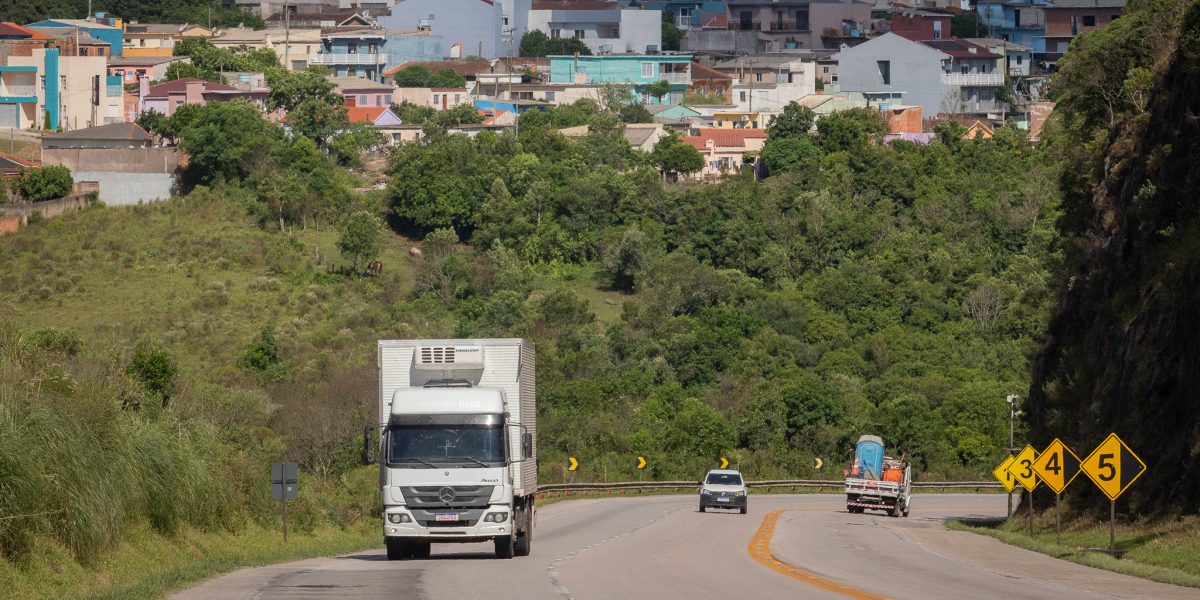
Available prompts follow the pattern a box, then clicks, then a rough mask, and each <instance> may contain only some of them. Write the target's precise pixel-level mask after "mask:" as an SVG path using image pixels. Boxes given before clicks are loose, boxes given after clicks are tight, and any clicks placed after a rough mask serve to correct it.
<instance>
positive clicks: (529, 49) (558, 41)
mask: <svg viewBox="0 0 1200 600" xmlns="http://www.w3.org/2000/svg"><path fill="white" fill-rule="evenodd" d="M520 47H521V56H539V57H540V56H550V55H552V54H575V53H579V54H583V55H591V53H592V50H591V49H590V48H588V47H587V44H585V43H583V41H582V40H577V39H575V38H554V39H551V38H549V37H547V36H546V34H545V33H543V32H542V31H540V30H537V29H534V30H531V31H529V32H527V33H526V34H525V35H523V36H521V44H520Z"/></svg>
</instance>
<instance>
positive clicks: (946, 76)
mask: <svg viewBox="0 0 1200 600" xmlns="http://www.w3.org/2000/svg"><path fill="white" fill-rule="evenodd" d="M942 85H956V86H999V85H1004V74H1003V73H942Z"/></svg>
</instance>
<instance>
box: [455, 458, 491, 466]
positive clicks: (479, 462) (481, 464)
mask: <svg viewBox="0 0 1200 600" xmlns="http://www.w3.org/2000/svg"><path fill="white" fill-rule="evenodd" d="M449 458H450V460H469V461H471V462H473V463H475V464H477V465H479V466H481V467H487V466H488V464H487V463H485V462H483V461H482V460H479V459H478V458H475V457H474V456H451V457H449Z"/></svg>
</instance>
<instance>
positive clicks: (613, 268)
mask: <svg viewBox="0 0 1200 600" xmlns="http://www.w3.org/2000/svg"><path fill="white" fill-rule="evenodd" d="M648 252H649V243H648V242H647V241H646V234H645V233H643V232H642V230H641V229H638V228H637V227H636V226H634V227H630V228H629V229H626V230H625V233H624V234H622V235H621V241H620V242H619V243H618V244H617V245H616V246H614V247H613V248H611V249H610V250H609V251H608V253H607V254H606V255H605V257H604V262H603V263H602V267H603V270H604V274H605V276H606V277H608V281H609V285H611V286H612V287H613V288H614V289H618V290H621V291H623V292H632V291H633V284H634V281H635V279H636V277H637V276H638V274H639V273H641V271H642V269H643V268H645V266H646V263H647V261H648V260H649V259H648V258H647V254H648Z"/></svg>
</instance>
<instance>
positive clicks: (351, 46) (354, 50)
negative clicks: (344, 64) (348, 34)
mask: <svg viewBox="0 0 1200 600" xmlns="http://www.w3.org/2000/svg"><path fill="white" fill-rule="evenodd" d="M346 54H358V44H355V43H354V42H350V43H348V44H346Z"/></svg>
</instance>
